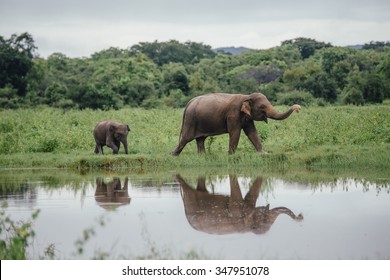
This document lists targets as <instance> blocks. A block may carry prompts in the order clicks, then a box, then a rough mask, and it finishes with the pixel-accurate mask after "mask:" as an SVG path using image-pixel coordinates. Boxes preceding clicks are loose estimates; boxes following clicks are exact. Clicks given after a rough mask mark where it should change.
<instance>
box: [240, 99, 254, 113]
mask: <svg viewBox="0 0 390 280" xmlns="http://www.w3.org/2000/svg"><path fill="white" fill-rule="evenodd" d="M241 112H243V113H245V114H246V115H247V116H248V117H252V114H251V105H250V103H249V101H244V102H243V103H242V105H241Z"/></svg>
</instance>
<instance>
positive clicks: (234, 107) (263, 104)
mask: <svg viewBox="0 0 390 280" xmlns="http://www.w3.org/2000/svg"><path fill="white" fill-rule="evenodd" d="M300 109H301V106H299V105H297V104H295V105H293V106H291V107H290V108H289V109H288V110H287V111H286V112H283V113H278V112H276V110H275V108H274V107H273V106H272V104H271V102H269V101H268V99H267V97H266V96H265V95H263V94H261V93H252V94H250V95H244V94H227V93H210V94H205V95H202V96H197V97H195V98H193V99H191V100H190V101H189V102H188V103H187V106H186V108H185V109H184V113H183V122H182V127H181V132H180V137H179V144H178V145H177V147H176V149H175V150H174V151H173V152H172V155H174V156H178V155H179V154H180V153H181V151H182V150H183V149H184V147H185V145H186V144H187V143H188V142H190V141H192V140H194V139H195V140H196V143H197V146H198V152H199V153H204V152H205V146H204V142H205V140H206V138H207V137H208V136H214V135H219V134H224V133H228V134H229V153H234V152H235V150H236V149H237V145H238V141H239V139H240V134H241V130H244V132H245V134H246V136H247V137H248V138H249V140H250V141H251V142H252V144H253V146H254V147H255V149H256V151H258V152H261V151H262V149H263V147H262V145H261V141H260V137H259V136H258V133H257V130H256V127H255V124H254V121H264V122H267V120H268V118H270V119H273V120H284V119H286V118H288V117H289V116H290V115H291V113H292V112H294V111H299V110H300Z"/></svg>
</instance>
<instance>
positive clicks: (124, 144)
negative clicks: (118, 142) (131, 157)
mask: <svg viewBox="0 0 390 280" xmlns="http://www.w3.org/2000/svg"><path fill="white" fill-rule="evenodd" d="M122 144H123V147H124V148H125V154H126V155H127V154H129V149H128V147H127V141H123V142H122Z"/></svg>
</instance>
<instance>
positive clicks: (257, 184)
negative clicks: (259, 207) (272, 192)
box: [244, 176, 263, 208]
mask: <svg viewBox="0 0 390 280" xmlns="http://www.w3.org/2000/svg"><path fill="white" fill-rule="evenodd" d="M262 183H263V177H261V176H260V177H257V178H256V180H255V181H254V183H253V185H252V187H251V188H250V189H249V191H248V193H247V194H246V195H245V199H244V200H245V203H246V204H247V205H249V207H252V208H255V207H256V201H257V198H258V197H259V194H260V189H261V185H262Z"/></svg>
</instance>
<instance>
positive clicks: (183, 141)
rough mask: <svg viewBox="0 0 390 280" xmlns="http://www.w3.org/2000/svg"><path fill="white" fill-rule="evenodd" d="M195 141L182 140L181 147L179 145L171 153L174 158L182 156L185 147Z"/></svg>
mask: <svg viewBox="0 0 390 280" xmlns="http://www.w3.org/2000/svg"><path fill="white" fill-rule="evenodd" d="M192 140H193V139H186V138H183V137H182V138H181V139H180V142H179V145H177V147H176V149H175V150H174V151H173V152H172V153H171V154H172V155H173V156H178V155H180V153H181V151H183V149H184V147H185V146H186V145H187V143H188V142H190V141H192Z"/></svg>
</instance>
